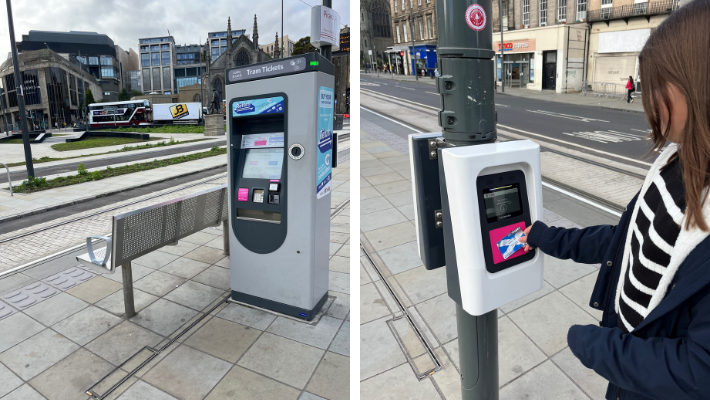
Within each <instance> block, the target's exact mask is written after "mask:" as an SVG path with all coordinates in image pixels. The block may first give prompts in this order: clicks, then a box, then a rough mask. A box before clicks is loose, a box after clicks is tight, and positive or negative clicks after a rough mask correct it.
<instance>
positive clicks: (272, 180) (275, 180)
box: [269, 179, 281, 182]
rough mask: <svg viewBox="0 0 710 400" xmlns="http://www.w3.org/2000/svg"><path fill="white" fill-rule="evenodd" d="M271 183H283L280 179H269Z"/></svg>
mask: <svg viewBox="0 0 710 400" xmlns="http://www.w3.org/2000/svg"><path fill="white" fill-rule="evenodd" d="M269 182H281V181H280V180H278V179H269Z"/></svg>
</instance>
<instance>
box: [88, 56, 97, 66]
mask: <svg viewBox="0 0 710 400" xmlns="http://www.w3.org/2000/svg"><path fill="white" fill-rule="evenodd" d="M89 65H99V58H98V57H89Z"/></svg>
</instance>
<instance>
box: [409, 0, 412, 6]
mask: <svg viewBox="0 0 710 400" xmlns="http://www.w3.org/2000/svg"><path fill="white" fill-rule="evenodd" d="M409 8H412V0H409Z"/></svg>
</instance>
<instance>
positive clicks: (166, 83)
mask: <svg viewBox="0 0 710 400" xmlns="http://www.w3.org/2000/svg"><path fill="white" fill-rule="evenodd" d="M172 81H173V76H172V74H171V71H170V68H163V89H170V87H171V86H172Z"/></svg>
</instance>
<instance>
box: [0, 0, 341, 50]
mask: <svg viewBox="0 0 710 400" xmlns="http://www.w3.org/2000/svg"><path fill="white" fill-rule="evenodd" d="M332 1H333V9H334V10H335V11H336V12H337V13H338V14H340V22H341V24H343V25H346V24H347V25H348V26H349V25H350V2H349V1H348V0H332ZM0 3H1V5H0V11H1V12H2V14H1V15H0V61H4V60H5V58H6V57H7V54H8V52H9V51H10V34H9V30H8V24H7V6H6V5H5V1H1V2H0ZM283 3H284V22H283V24H284V33H285V34H286V35H288V36H289V38H290V39H291V40H293V41H297V40H298V39H300V38H302V37H304V36H309V35H310V21H311V14H310V7H309V5H317V4H321V1H320V0H303V1H300V0H283ZM304 3H307V4H304ZM12 13H13V17H14V23H15V40H16V41H18V42H20V41H22V35H23V34H24V35H26V34H28V33H29V31H30V30H42V31H65V32H66V31H91V32H98V33H103V34H106V35H108V36H109V37H110V38H111V39H113V41H114V43H115V44H117V45H119V46H121V47H122V48H123V49H125V50H128V49H129V48H132V49H133V50H135V51H136V52H137V53H139V47H138V38H146V37H158V36H167V35H168V29H169V30H170V34H171V35H172V36H173V37H174V38H175V43H176V44H196V43H198V42H199V43H204V42H205V40H206V39H207V32H216V31H226V30H227V17H228V16H231V17H232V29H233V30H236V29H246V30H247V34H249V35H251V33H252V30H253V26H254V14H256V15H257V20H258V23H259V43H260V44H266V43H271V42H273V41H274V36H275V34H276V32H279V37H280V36H281V1H279V0H170V1H167V0H70V1H67V0H13V1H12ZM342 27H343V26H342V25H341V28H342Z"/></svg>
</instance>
